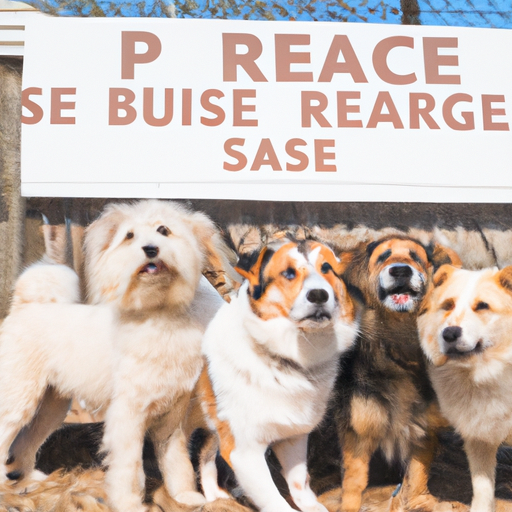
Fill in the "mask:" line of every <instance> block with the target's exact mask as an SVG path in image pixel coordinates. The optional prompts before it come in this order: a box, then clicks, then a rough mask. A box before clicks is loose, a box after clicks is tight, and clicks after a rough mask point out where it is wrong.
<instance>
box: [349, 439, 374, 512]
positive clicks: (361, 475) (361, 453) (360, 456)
mask: <svg viewBox="0 0 512 512" xmlns="http://www.w3.org/2000/svg"><path fill="white" fill-rule="evenodd" d="M374 444H375V443H374V442H372V441H371V440H369V439H366V440H363V439H361V438H360V437H359V436H358V435H357V434H356V433H355V432H352V431H349V432H347V433H346V434H345V435H344V436H343V443H342V449H343V481H342V484H341V512H359V509H360V508H361V503H362V501H363V491H364V490H365V489H366V487H367V486H368V473H369V470H370V458H371V456H372V454H373V452H374V451H375V446H374Z"/></svg>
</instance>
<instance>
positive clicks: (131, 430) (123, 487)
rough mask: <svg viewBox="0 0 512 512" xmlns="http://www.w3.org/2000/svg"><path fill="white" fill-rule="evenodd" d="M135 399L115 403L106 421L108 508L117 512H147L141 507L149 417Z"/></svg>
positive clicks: (122, 399)
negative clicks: (145, 441)
mask: <svg viewBox="0 0 512 512" xmlns="http://www.w3.org/2000/svg"><path fill="white" fill-rule="evenodd" d="M132 398H133V397H132V396H130V395H129V396H123V397H120V396H118V397H116V398H114V399H113V400H112V402H111V404H110V407H109V408H108V410H107V414H106V418H105V435H104V438H103V448H104V449H105V450H106V451H108V458H107V464H108V470H107V473H106V476H105V484H106V489H107V494H108V499H109V504H110V506H111V507H112V509H113V510H115V511H117V512H146V508H145V507H144V506H143V505H142V496H143V489H144V483H145V482H144V480H145V478H144V470H143V468H142V446H143V444H144V434H145V431H146V417H145V415H144V414H143V413H141V411H140V410H136V408H137V407H141V406H140V404H138V403H134V401H133V400H132Z"/></svg>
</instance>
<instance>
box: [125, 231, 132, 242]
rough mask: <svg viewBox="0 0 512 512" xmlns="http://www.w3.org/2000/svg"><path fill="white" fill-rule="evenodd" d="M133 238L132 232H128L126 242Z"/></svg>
mask: <svg viewBox="0 0 512 512" xmlns="http://www.w3.org/2000/svg"><path fill="white" fill-rule="evenodd" d="M133 237H134V234H133V231H128V233H126V240H131V239H132V238H133Z"/></svg>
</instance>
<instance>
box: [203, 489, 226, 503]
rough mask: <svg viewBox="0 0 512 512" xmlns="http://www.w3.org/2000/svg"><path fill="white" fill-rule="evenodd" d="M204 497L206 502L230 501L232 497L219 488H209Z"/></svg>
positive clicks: (205, 490)
mask: <svg viewBox="0 0 512 512" xmlns="http://www.w3.org/2000/svg"><path fill="white" fill-rule="evenodd" d="M204 496H205V498H206V501H208V502H211V501H215V500H229V499H230V498H231V496H230V495H229V493H227V492H226V491H225V490H224V489H221V488H220V487H218V486H215V487H209V488H208V489H204Z"/></svg>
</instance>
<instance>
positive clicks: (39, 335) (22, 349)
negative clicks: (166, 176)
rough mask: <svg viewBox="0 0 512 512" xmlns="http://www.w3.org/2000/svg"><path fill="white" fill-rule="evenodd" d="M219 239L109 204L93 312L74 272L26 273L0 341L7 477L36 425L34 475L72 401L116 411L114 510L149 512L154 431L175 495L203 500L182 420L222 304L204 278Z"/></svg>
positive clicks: (99, 238) (94, 252)
mask: <svg viewBox="0 0 512 512" xmlns="http://www.w3.org/2000/svg"><path fill="white" fill-rule="evenodd" d="M215 236H216V230H215V227H214V225H213V223H212V222H211V221H210V219H208V218H207V217H206V216H205V215H203V214H201V213H192V212H190V211H188V210H187V209H185V208H183V207H181V206H180V205H178V204H175V203H170V202H163V201H141V202H138V203H135V204H132V205H127V204H117V205H111V206H109V207H107V208H106V210H105V211H104V213H103V214H102V215H101V217H100V218H99V219H98V220H96V221H95V222H94V223H93V224H92V225H91V226H90V227H89V228H88V229H87V233H86V239H85V246H86V274H87V278H88V282H87V284H88V287H89V290H88V291H89V295H90V297H91V300H92V302H93V303H95V304H94V305H82V304H77V303H76V302H77V299H78V294H79V287H78V279H77V276H76V274H75V273H74V272H73V271H71V270H70V269H68V268H67V267H64V266H62V265H50V264H38V265H35V266H32V267H30V268H29V269H28V270H27V271H25V273H24V274H22V276H21V277H20V278H19V280H18V282H17V285H16V289H15V293H14V298H13V303H12V308H11V311H10V314H9V316H8V317H7V318H6V320H5V321H4V323H3V325H2V328H1V334H0V389H2V395H3V396H2V400H1V402H0V465H1V466H0V467H1V468H2V471H1V472H0V474H1V475H2V477H4V476H5V473H6V471H5V466H4V465H3V464H4V462H5V461H6V459H7V456H8V451H9V446H10V445H11V443H12V442H13V440H14V439H15V437H16V435H17V434H18V433H19V432H20V429H21V428H22V427H23V426H25V425H27V424H28V427H27V428H28V436H29V437H30V436H32V438H33V440H32V442H29V443H25V445H27V444H28V445H29V446H30V449H29V450H28V452H30V458H32V460H28V461H27V460H26V459H25V461H24V463H25V467H24V468H23V470H24V471H26V470H27V469H30V467H28V468H27V465H28V466H30V465H33V457H34V456H35V451H36V450H37V446H35V445H37V444H38V443H39V442H40V441H42V440H44V438H45V437H46V435H48V434H49V433H50V432H51V430H53V429H54V428H55V427H56V426H57V425H58V424H59V423H60V421H61V420H62V412H63V411H62V404H63V403H64V405H67V403H68V402H67V399H68V398H69V397H71V396H75V397H79V398H83V399H84V400H85V401H86V403H87V404H88V405H89V406H90V407H92V408H108V409H107V413H106V427H105V436H104V448H105V449H106V450H107V451H108V453H109V455H108V466H109V468H108V472H107V478H106V481H107V490H108V496H109V500H110V504H111V506H112V507H113V508H114V509H116V510H119V511H120V512H121V511H122V512H132V511H142V510H144V507H143V505H142V503H141V496H142V490H143V485H144V478H143V476H144V475H143V471H142V462H141V457H142V443H143V439H144V434H145V432H146V431H147V430H149V432H150V434H151V436H152V439H153V441H154V443H155V448H156V452H157V456H158V459H159V464H160V468H161V471H162V473H163V475H164V481H165V485H166V487H167V489H168V491H169V493H170V494H171V496H173V497H175V498H176V499H177V500H178V501H182V502H185V503H197V502H200V501H201V499H202V497H201V495H200V494H199V493H197V492H196V491H195V479H194V473H193V469H192V466H191V463H190V460H189V458H188V454H187V451H186V440H185V438H184V435H183V432H182V429H181V422H182V419H183V417H184V415H185V411H186V409H187V406H188V402H189V397H190V394H191V392H192V390H193V387H194V385H195V382H196V380H197V377H198V375H199V373H200V371H201V367H202V358H201V338H202V332H203V330H204V327H205V325H206V323H207V322H208V320H209V319H210V318H211V316H212V314H213V313H214V312H215V311H216V310H217V309H218V307H219V306H220V305H221V304H222V303H223V301H222V299H221V298H220V297H219V296H218V294H216V292H215V291H214V290H213V289H211V287H210V288H208V283H207V282H206V283H205V282H204V281H201V279H204V278H202V276H201V270H202V268H203V265H204V260H205V254H206V253H207V251H208V250H209V249H210V247H211V243H212V239H213V238H214V237H215ZM48 394H50V395H51V396H50V402H51V401H52V399H54V398H55V399H56V400H57V402H58V403H57V405H56V407H55V409H56V412H57V413H58V414H57V418H56V419H55V417H53V418H52V419H51V420H49V417H50V416H52V414H50V413H49V412H48V411H49V409H50V410H51V409H52V407H51V406H48V403H47V402H48ZM59 397H63V400H61V401H60V402H59ZM41 399H43V403H42V404H41V406H40V408H39V410H38V405H39V403H40V401H41ZM53 412H55V411H53ZM36 413H37V414H36ZM35 414H36V416H35V418H34V415H35ZM64 414H65V410H64ZM59 415H60V416H59ZM31 421H32V423H30V424H29V422H31ZM34 439H35V441H34ZM23 444H24V443H20V445H23ZM15 445H16V443H15ZM34 448H35V449H34ZM9 462H12V458H11V460H10V461H9ZM10 476H11V477H18V476H20V475H19V474H15V475H12V474H11V475H10Z"/></svg>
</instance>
